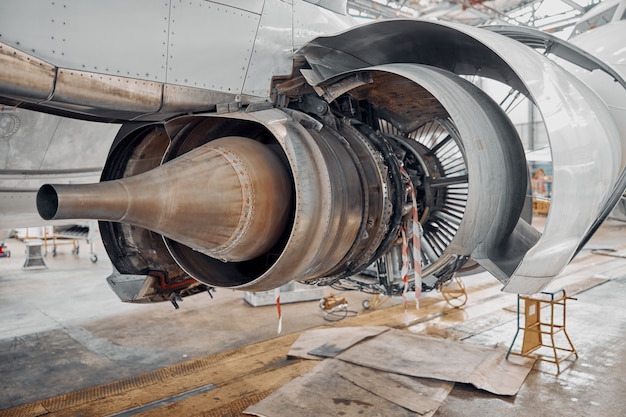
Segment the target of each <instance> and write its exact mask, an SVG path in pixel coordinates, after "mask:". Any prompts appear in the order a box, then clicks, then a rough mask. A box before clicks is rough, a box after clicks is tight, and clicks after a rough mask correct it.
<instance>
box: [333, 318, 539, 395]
mask: <svg viewBox="0 0 626 417" xmlns="http://www.w3.org/2000/svg"><path fill="white" fill-rule="evenodd" d="M337 358H338V359H341V360H343V361H346V362H350V363H354V364H357V365H362V366H366V367H369V368H372V369H378V370H381V371H385V372H393V373H397V374H402V375H408V376H414V377H424V378H435V379H440V380H443V381H453V382H454V381H455V382H463V383H469V384H472V385H474V386H475V387H477V388H479V389H483V390H485V391H489V392H492V393H494V394H498V395H515V394H517V392H518V391H519V389H520V387H521V386H522V384H523V383H524V380H525V379H526V377H527V376H528V373H529V372H530V370H531V369H532V367H533V364H534V362H535V361H534V359H530V358H523V357H520V356H510V357H509V360H506V350H505V349H504V348H496V347H488V346H480V345H475V344H472V343H467V342H459V341H454V340H448V339H440V338H434V337H429V336H422V335H417V334H413V333H410V332H406V331H399V330H395V329H391V330H389V331H387V332H384V333H382V334H380V335H379V336H376V337H374V338H371V339H368V340H364V341H362V342H361V343H359V344H357V345H355V346H353V347H351V348H350V349H348V350H346V351H345V352H343V353H341V354H340V355H338V356H337Z"/></svg>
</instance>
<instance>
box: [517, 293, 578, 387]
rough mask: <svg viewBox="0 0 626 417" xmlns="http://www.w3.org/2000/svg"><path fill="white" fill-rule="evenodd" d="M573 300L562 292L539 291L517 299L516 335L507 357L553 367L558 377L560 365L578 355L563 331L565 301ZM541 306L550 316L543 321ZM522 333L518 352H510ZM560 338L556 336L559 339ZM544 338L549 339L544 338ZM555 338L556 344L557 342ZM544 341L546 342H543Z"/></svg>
mask: <svg viewBox="0 0 626 417" xmlns="http://www.w3.org/2000/svg"><path fill="white" fill-rule="evenodd" d="M568 299H569V300H575V298H572V297H568V296H567V294H566V293H565V290H560V291H557V292H542V293H540V294H536V295H533V296H521V295H518V297H517V332H516V333H515V337H514V338H513V342H512V343H511V346H510V347H509V351H508V352H507V355H506V356H507V358H508V357H509V355H510V354H514V355H519V356H525V357H529V358H535V359H537V360H541V361H545V362H551V363H554V364H556V369H557V375H558V374H560V373H561V366H560V365H561V362H563V361H565V360H567V359H569V358H570V357H572V356H576V359H578V353H577V352H576V349H574V345H573V344H572V341H571V339H570V338H569V336H568V334H567V331H566V330H565V323H566V321H565V318H566V308H567V305H566V302H567V300H568ZM522 300H523V301H524V323H523V325H522V323H521V316H522V312H521V309H520V304H521V301H522ZM543 307H550V309H549V310H547V311H548V313H549V316H548V317H547V320H546V321H542V320H541V310H542V308H543ZM520 330H521V331H523V332H524V335H523V336H524V338H523V341H522V349H521V352H513V351H512V350H513V345H514V344H515V341H516V339H517V336H518V335H519V333H520ZM561 335H562V336H563V337H559V336H561ZM544 336H548V337H547V338H544ZM557 337H558V342H559V343H557ZM545 339H549V340H548V341H547V342H545V343H544V340H545Z"/></svg>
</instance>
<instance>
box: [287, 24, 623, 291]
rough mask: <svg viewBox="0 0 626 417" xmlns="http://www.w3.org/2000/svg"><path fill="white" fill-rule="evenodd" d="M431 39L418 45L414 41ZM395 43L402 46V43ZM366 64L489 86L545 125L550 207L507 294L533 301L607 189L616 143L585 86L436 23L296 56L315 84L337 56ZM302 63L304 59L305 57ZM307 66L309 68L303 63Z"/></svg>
mask: <svg viewBox="0 0 626 417" xmlns="http://www.w3.org/2000/svg"><path fill="white" fill-rule="evenodd" d="M427 34H431V36H429V37H427V38H421V37H420V36H427ZM399 39H403V40H404V42H403V43H400V42H399ZM334 50H339V51H341V52H343V54H345V55H350V56H352V57H353V60H354V59H357V60H361V61H363V62H367V63H369V64H382V63H386V62H420V63H425V64H429V65H434V66H440V67H443V68H446V69H450V70H452V71H454V72H456V73H461V74H470V75H471V74H479V75H483V76H486V77H490V78H495V79H498V80H500V81H503V82H505V83H508V84H509V85H512V86H513V87H515V88H517V89H518V90H520V91H522V92H526V93H528V94H529V96H530V97H531V98H532V99H533V101H534V102H535V103H536V105H537V106H538V108H539V110H540V112H541V114H542V116H543V119H544V122H545V124H546V127H547V130H548V133H549V140H550V145H551V149H552V154H553V162H554V176H553V199H552V205H551V211H550V214H549V218H548V221H547V223H546V226H545V229H544V231H543V235H542V237H541V238H540V240H539V241H538V242H537V244H536V245H535V246H534V247H533V248H532V249H531V250H530V251H529V252H528V253H527V254H526V256H525V257H524V260H523V262H522V263H521V264H520V266H519V267H518V268H517V270H516V271H515V273H514V274H513V275H512V277H511V279H510V281H509V282H508V285H507V286H506V287H505V290H506V291H510V292H518V293H525V294H532V293H536V292H538V291H540V290H541V289H542V288H543V287H544V286H545V285H547V283H549V281H550V280H551V279H552V278H553V277H554V276H556V275H557V274H558V273H559V272H560V271H561V270H562V269H563V268H564V267H565V265H567V263H568V262H569V261H570V259H571V257H572V255H573V254H574V252H575V250H576V248H577V245H578V242H579V241H580V239H581V238H582V236H583V235H584V234H585V232H586V231H587V230H588V228H589V227H590V225H591V224H592V223H593V222H594V220H595V219H596V217H597V215H598V212H599V210H600V208H601V206H602V204H603V202H604V200H605V199H606V198H607V195H608V193H609V191H610V190H611V188H612V187H613V185H614V183H615V181H616V178H617V175H618V173H619V167H620V163H621V155H620V151H621V140H620V137H619V134H618V131H617V128H616V126H615V122H614V121H613V118H612V117H611V114H610V112H609V111H608V109H607V107H606V105H605V104H604V103H603V102H602V100H601V99H600V98H599V97H598V95H597V94H596V93H594V92H593V91H592V90H591V89H590V88H589V87H587V86H586V85H585V84H584V83H582V82H581V81H579V80H578V79H576V78H575V77H574V76H572V75H571V74H569V73H568V72H567V71H565V70H563V69H562V68H560V67H559V66H558V65H556V64H555V63H553V62H552V61H550V60H549V59H548V58H546V57H544V56H542V55H540V54H538V53H537V52H535V51H534V50H532V49H530V48H528V47H526V46H524V45H522V44H520V43H518V42H515V41H513V40H511V39H508V38H505V37H503V36H500V35H498V34H495V33H491V32H488V31H485V30H481V29H477V28H472V27H467V26H463V25H456V24H451V23H441V22H426V21H409V20H394V21H384V22H380V23H374V24H370V25H364V26H360V27H358V28H356V29H354V30H350V31H347V32H344V33H343V34H340V35H337V36H332V37H322V38H318V39H316V40H314V41H312V42H311V44H310V45H307V46H305V47H304V48H302V50H301V51H299V53H301V54H303V55H305V56H307V53H308V52H311V55H312V60H313V61H315V63H316V64H318V67H317V68H315V67H314V70H316V71H317V76H318V77H323V76H326V77H328V76H329V74H328V71H329V70H330V71H332V69H333V68H336V67H338V68H342V67H343V65H344V64H345V62H342V61H341V60H339V62H337V65H336V67H335V62H334V60H335V59H337V57H338V56H339V57H341V54H337V53H331V54H328V53H326V52H334ZM307 59H308V56H307ZM309 62H311V61H309Z"/></svg>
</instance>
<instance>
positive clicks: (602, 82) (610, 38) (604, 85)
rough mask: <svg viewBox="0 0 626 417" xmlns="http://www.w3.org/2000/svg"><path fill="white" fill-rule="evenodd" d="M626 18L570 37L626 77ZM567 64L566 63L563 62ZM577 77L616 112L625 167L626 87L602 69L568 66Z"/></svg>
mask: <svg viewBox="0 0 626 417" xmlns="http://www.w3.org/2000/svg"><path fill="white" fill-rule="evenodd" d="M625 39H626V20H621V21H618V22H614V23H611V24H607V25H604V26H601V27H599V28H597V29H593V30H590V31H588V32H585V33H583V34H581V35H578V36H576V37H574V38H572V39H570V40H569V42H571V43H572V44H574V45H576V46H578V47H579V48H581V49H583V50H585V51H587V52H589V53H590V54H592V55H594V56H596V57H598V58H600V59H601V60H602V61H604V62H605V63H606V64H608V65H609V66H610V67H611V68H612V69H613V70H615V71H617V73H618V74H619V75H620V76H621V77H622V78H623V79H626V47H624V40H625ZM561 65H563V66H566V65H567V64H566V63H561ZM567 69H568V70H569V71H570V72H572V73H573V74H574V75H575V76H576V77H578V78H579V79H581V80H582V81H584V82H585V83H587V84H588V85H589V86H590V87H591V88H593V90H594V91H595V92H596V93H598V94H599V95H600V97H602V99H603V100H604V101H605V103H606V105H607V106H608V108H609V110H610V111H611V113H612V114H613V119H614V120H615V123H616V124H617V128H618V129H619V132H620V136H621V137H622V138H625V140H624V141H623V143H622V167H626V89H623V88H617V86H616V85H615V81H614V80H613V79H612V78H611V77H609V76H607V75H605V74H603V73H601V72H600V71H593V72H589V71H584V70H582V69H580V68H578V67H572V66H571V65H570V66H567Z"/></svg>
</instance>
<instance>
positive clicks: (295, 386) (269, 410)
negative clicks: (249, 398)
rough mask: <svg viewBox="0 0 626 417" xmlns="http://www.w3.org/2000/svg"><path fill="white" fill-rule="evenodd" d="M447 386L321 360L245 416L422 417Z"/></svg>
mask: <svg viewBox="0 0 626 417" xmlns="http://www.w3.org/2000/svg"><path fill="white" fill-rule="evenodd" d="M372 375H375V378H376V379H375V380H370V381H368V380H366V378H368V377H370V376H372ZM355 381H357V382H358V383H354V382H355ZM452 386H453V384H452V383H446V382H438V381H429V380H425V379H420V378H412V377H406V376H401V375H393V374H389V373H385V372H380V371H378V372H375V371H372V370H371V369H367V368H363V367H360V366H358V365H353V364H349V363H345V362H341V361H338V360H335V359H326V360H324V361H322V362H320V363H319V364H318V365H317V366H316V367H315V368H313V369H312V370H311V371H310V372H308V373H307V374H305V375H303V376H301V377H298V378H296V379H294V380H293V381H291V382H290V383H288V384H286V385H285V386H283V387H282V388H280V389H278V390H277V391H275V392H274V393H272V394H271V395H270V396H268V397H267V398H265V399H264V400H262V401H261V402H259V403H257V404H255V405H253V406H251V407H249V408H248V409H246V410H245V413H246V414H250V415H255V416H260V417H278V416H286V415H289V416H302V417H309V416H310V417H314V416H315V417H317V416H327V415H337V416H343V417H361V416H364V415H384V416H387V415H393V416H407V417H408V416H415V413H418V414H419V415H422V416H427V417H428V416H432V415H433V414H434V413H435V412H436V410H437V408H439V406H440V405H441V403H442V402H443V400H444V399H445V398H446V396H447V395H448V393H449V392H450V390H451V389H452ZM385 387H386V388H388V387H397V390H396V391H395V392H389V391H390V390H388V389H386V388H385ZM372 388H373V389H374V391H376V392H374V391H372V390H371V389H372ZM380 390H383V391H384V392H381V391H380ZM407 393H410V395H406V394H407Z"/></svg>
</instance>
